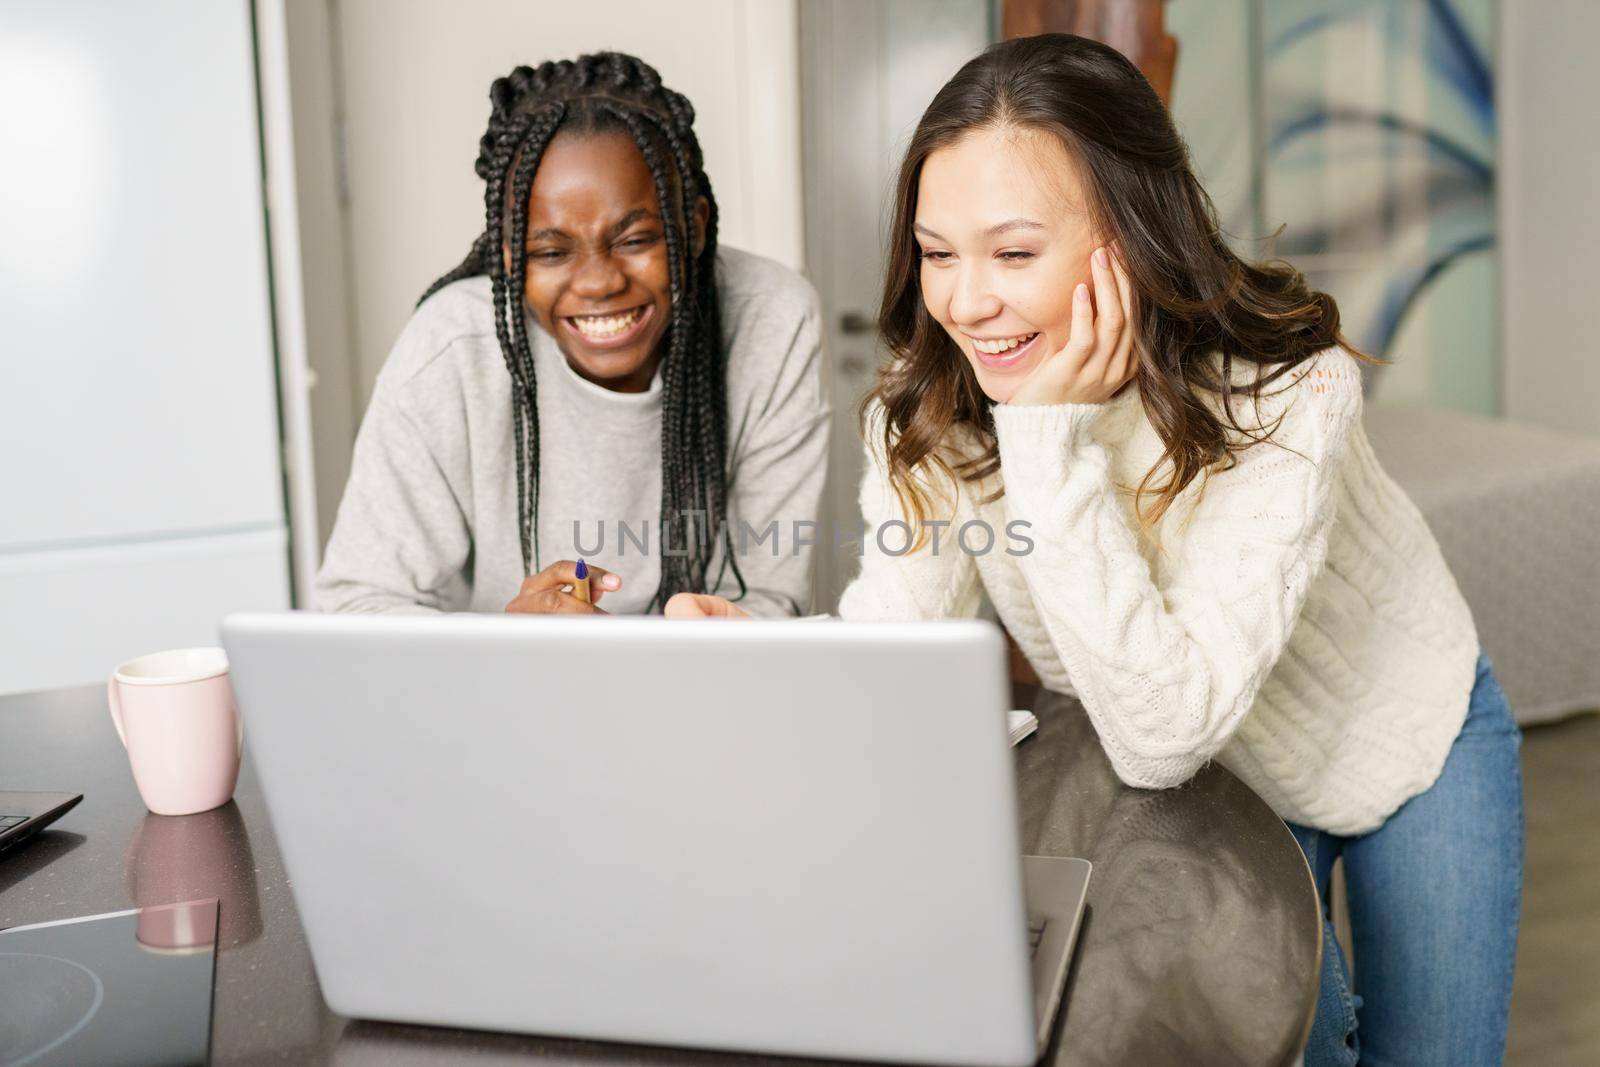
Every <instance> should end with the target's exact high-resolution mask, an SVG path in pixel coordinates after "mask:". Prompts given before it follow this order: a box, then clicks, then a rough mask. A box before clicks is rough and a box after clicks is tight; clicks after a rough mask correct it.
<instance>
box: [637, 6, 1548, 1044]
mask: <svg viewBox="0 0 1600 1067" xmlns="http://www.w3.org/2000/svg"><path fill="white" fill-rule="evenodd" d="M889 241H890V254H889V271H888V278H887V282H886V286H885V292H884V301H883V308H882V314H881V318H880V326H881V329H882V333H883V337H884V340H885V342H886V343H887V346H888V348H889V349H890V350H891V352H892V353H893V356H894V358H893V360H892V362H891V363H890V365H889V366H888V367H887V368H886V369H885V370H884V372H883V373H882V376H881V378H880V381H879V384H878V387H877V389H876V391H875V393H874V394H873V396H872V397H871V398H869V403H868V406H867V409H866V412H865V416H866V417H865V420H864V421H865V432H866V435H867V446H868V447H867V454H868V468H867V472H866V477H865V482H864V484H863V486H862V492H861V503H862V508H863V511H864V513H865V517H866V519H867V522H868V524H869V533H868V535H867V536H866V537H865V538H863V552H864V557H865V558H864V560H863V567H862V573H861V575H860V577H859V578H858V579H857V580H856V581H855V582H854V583H853V584H852V585H851V586H850V588H849V589H848V590H846V592H845V595H844V598H843V601H842V603H841V605H840V613H841V614H842V615H843V616H844V617H846V618H852V619H894V620H906V619H938V618H944V617H950V616H960V615H971V614H974V613H975V612H976V611H977V610H978V607H979V600H980V593H981V592H984V591H986V592H987V593H988V596H989V598H990V599H991V600H992V601H993V604H994V607H995V610H996V612H997V613H998V615H999V617H1000V619H1001V621H1002V622H1003V623H1004V624H1005V626H1006V628H1007V629H1008V630H1009V631H1010V633H1011V634H1012V635H1013V637H1014V638H1015V640H1016V641H1017V643H1018V645H1019V646H1020V647H1021V649H1022V651H1023V653H1024V654H1025V655H1026V656H1027V658H1028V660H1029V661H1030V663H1031V664H1032V665H1033V667H1034V669H1035V670H1036V671H1037V672H1038V674H1039V676H1040V677H1041V678H1042V679H1043V681H1044V682H1045V684H1046V685H1048V686H1049V687H1050V688H1052V689H1059V690H1064V691H1072V692H1075V693H1076V694H1077V696H1078V697H1079V698H1080V699H1081V700H1082V702H1083V705H1084V708H1085V709H1086V710H1087V712H1088V714H1089V717H1090V719H1091V720H1092V721H1093V723H1094V726H1095V728H1096V731H1097V732H1098V734H1099V737H1100V740H1101V743H1102V744H1103V745H1104V748H1105V751H1106V754H1107V756H1108V757H1109V758H1110V761H1111V763H1112V765H1113V766H1114V767H1115V768H1116V771H1117V773H1118V774H1119V775H1120V776H1121V777H1122V779H1123V780H1124V781H1126V782H1127V783H1129V784H1130V785H1134V786H1139V787H1144V788H1153V789H1159V788H1167V787H1171V786H1177V785H1180V784H1182V783H1183V782H1185V781H1187V780H1188V779H1189V778H1190V777H1191V776H1193V775H1194V774H1195V772H1196V771H1198V770H1199V769H1200V768H1201V767H1202V766H1203V765H1204V764H1205V763H1206V762H1208V761H1210V760H1213V759H1215V760H1217V761H1219V762H1220V763H1222V764H1223V765H1225V766H1226V767H1228V768H1229V769H1230V770H1232V771H1233V772H1234V773H1235V774H1237V775H1238V776H1239V777H1240V778H1242V779H1243V780H1244V781H1245V782H1246V783H1248V784H1249V785H1250V786H1251V787H1253V788H1254V789H1255V791H1256V792H1257V793H1259V794H1260V795H1261V796H1262V797H1263V798H1264V799H1265V800H1266V801H1267V802H1268V803H1270V804H1271V805H1272V806H1273V808H1274V809H1275V810H1276V811H1277V812H1278V813H1279V814H1280V815H1281V816H1282V817H1283V818H1284V819H1285V821H1286V822H1287V823H1288V824H1289V827H1290V829H1291V830H1292V831H1293V833H1294V835H1295V837H1296V839H1297V840H1298V841H1299V843H1300V845H1301V846H1302V848H1303V849H1304V851H1305V853H1306V856H1307V859H1308V861H1309V863H1310V866H1311V868H1312V871H1313V874H1314V876H1315V879H1316V883H1317V886H1318V889H1319V891H1320V892H1321V893H1322V895H1323V898H1324V899H1326V894H1327V888H1328V880H1329V875H1330V872H1331V868H1332V864H1333V862H1334V860H1335V859H1337V858H1338V857H1340V856H1343V858H1344V862H1345V869H1346V875H1347V883H1348V887H1349V900H1350V913H1351V920H1352V927H1353V931H1352V932H1353V939H1354V947H1355V962H1354V972H1355V987H1356V988H1357V989H1359V990H1360V994H1361V995H1360V996H1359V997H1356V996H1354V995H1353V994H1352V992H1351V982H1350V976H1349V969H1348V968H1347V965H1346V963H1345V961H1344V959H1343V956H1342V953H1340V951H1339V949H1338V948H1337V943H1336V942H1335V941H1334V939H1333V938H1332V936H1331V932H1330V936H1328V937H1326V938H1325V941H1324V945H1325V952H1324V969H1323V975H1322V995H1321V998H1320V1001H1319V1004H1318V1009H1317V1016H1316V1021H1315V1024H1314V1027H1313V1033H1312V1040H1311V1044H1310V1046H1309V1047H1308V1049H1307V1051H1306V1062H1307V1063H1308V1064H1322V1063H1354V1062H1357V1060H1358V1058H1359V1060H1360V1062H1365V1063H1406V1064H1421V1063H1441V1064H1464V1063H1474V1064H1477V1063H1491V1062H1499V1060H1500V1059H1501V1057H1502V1055H1503V1050H1504V1044H1505V1032H1506V1021H1507V1014H1508V1010H1509V1005H1510V997H1511V973H1512V963H1513V957H1514V954H1515V946H1516V930H1517V916H1518V907H1519V899H1520V891H1521V870H1522V800H1521V796H1522V794H1521V777H1520V770H1519V765H1518V746H1519V741H1520V738H1519V735H1518V732H1517V728H1516V726H1515V724H1514V722H1513V720H1512V718H1511V714H1510V709H1509V707H1508V706H1507V704H1506V700H1505V696H1504V694H1503V692H1502V691H1501V689H1500V686H1499V684H1498V682H1497V681H1496V679H1495V677H1494V673H1493V671H1492V669H1491V667H1490V664H1489V661H1488V659H1487V657H1486V656H1484V655H1483V654H1482V652H1481V650H1480V648H1479V645H1478V638H1477V633H1476V629H1475V627H1474V624H1473V620H1472V616H1471V613H1470V611H1469V610H1468V608H1467V605H1466V603H1465V601H1464V600H1463V599H1462V597H1461V594H1460V591H1459V590H1458V588H1457V586H1456V582H1455V580H1454V578H1453V577H1452V576H1451V574H1450V572H1449V570H1448V568H1447V567H1446V565H1445V562H1444V559H1443V557H1442V556H1441V554H1440V551H1439V547H1438V545H1437V543H1436V542H1435V540H1434V538H1433V536H1432V534H1431V533H1430V532H1429V530H1428V527H1427V525H1426V523H1425V522H1424V521H1423V519H1422V517H1421V515H1420V514H1419V513H1418V511H1417V509H1416V508H1415V507H1414V506H1413V505H1412V503H1411V502H1410V501H1409V500H1408V499H1407V498H1406V496H1405V494H1404V493H1403V492H1402V491H1401V490H1400V488H1399V487H1398V486H1396V485H1395V483H1394V482H1393V481H1392V480H1391V479H1390V478H1389V477H1388V475H1387V474H1385V473H1384V471H1383V470H1382V468H1381V467H1380V466H1379V465H1378V463H1377V461H1376V459H1375V458H1374V456H1373V453H1372V449H1371V447H1370V445H1369V444H1368V443H1367V439H1366V436H1365V434H1364V433H1363V431H1362V427H1361V402H1362V392H1361V374H1360V364H1361V363H1362V362H1363V361H1367V357H1365V356H1363V355H1361V354H1359V353H1357V352H1356V351H1355V350H1354V349H1353V348H1352V347H1351V346H1350V345H1349V344H1348V343H1346V342H1345V340H1344V338H1343V337H1342V336H1341V335H1340V333H1339V312H1338V308H1337V306H1336V305H1335V303H1334V301H1333V300H1332V298H1330V297H1329V296H1327V295H1326V294H1324V293H1319V292H1315V291H1312V290H1310V289H1309V288H1308V287H1307V286H1306V283H1305V280H1304V278H1303V277H1302V276H1301V275H1300V274H1299V273H1298V272H1297V271H1295V270H1294V269H1293V268H1292V267H1290V266H1289V265H1287V264H1283V263H1273V264H1252V263H1248V262H1245V261H1244V260H1241V259H1240V258H1239V257H1238V256H1236V255H1235V254H1234V253H1233V252H1232V251H1231V250H1230V249H1229V247H1228V245H1227V244H1226V242H1225V241H1224V239H1223V236H1222V233H1221V231H1220V229H1219V227H1218V224H1217V220H1216V215H1215V211H1214V209H1213V207H1212V205H1211V202H1210V200H1209V198H1208V197H1207V196H1206V194H1205V192H1204V191H1203V190H1202V189H1201V187H1200V185H1199V183H1198V182H1197V181H1196V179H1195V177H1194V174H1193V172H1192V171H1191V169H1190V166H1189V160H1188V153H1187V150H1186V149H1185V147H1184V144H1183V141H1182V139H1181V138H1180V136H1179V135H1178V132H1177V130H1176V128H1175V126H1174V125H1173V122H1172V119H1171V117H1170V116H1169V114H1168V113H1167V110H1166V108H1165V107H1164V106H1163V105H1162V103H1161V101H1160V100H1159V99H1158V97H1157V96H1156V94H1155V92H1154V90H1153V89H1152V88H1151V87H1150V85H1149V83H1148V82H1146V81H1145V79H1144V78H1143V77H1142V76H1141V75H1140V73H1139V72H1138V70H1137V69H1136V68H1135V67H1134V66H1133V65H1132V64H1131V63H1129V62H1128V61H1127V60H1126V59H1124V58H1123V57H1122V56H1121V55H1119V54H1118V53H1116V52H1115V51H1113V50H1111V49H1109V48H1107V47H1105V46H1103V45H1099V44H1096V43H1094V42H1092V41H1089V40H1086V39H1083V38H1078V37H1070V36H1064V35H1045V36H1041V37H1034V38H1026V39H1021V40H1014V41H1008V42H1006V43H1003V44H998V45H995V46H993V47H991V48H990V49H988V50H987V51H986V52H984V53H983V54H982V55H980V56H979V57H978V58H976V59H974V60H972V61H971V62H970V63H968V64H967V65H966V66H965V67H963V68H962V69H961V71H960V72H959V73H957V74H956V76H955V77H954V78H952V79H951V80H950V82H949V83H948V84H947V85H946V86H945V87H944V88H943V89H942V90H941V91H940V92H939V94H938V95H937V96H936V97H935V98H934V100H933V103H932V104H931V105H930V106H929V107H928V110H927V112H926V113H925V114H924V115H923V117H922V121H921V123H920V124H919V125H918V127H917V130H916V133H915V135H914V136H913V138H912V141H911V144H910V146H909V148H908V150H907V153H906V159H905V162H904V164H903V166H902V168H901V171H900V177H899V182H898V185H897V189H896V208H895V216H894V223H893V227H892V229H891V231H890V235H889ZM890 528H892V529H893V530H894V531H897V532H898V531H904V532H905V537H904V538H903V539H897V536H896V534H895V533H891V534H889V535H887V536H886V535H885V534H884V531H885V530H886V529H890ZM1001 531H1003V533H1002V532H1001ZM737 611H738V609H736V608H733V607H732V606H731V605H728V604H727V603H726V602H723V601H719V600H717V599H716V598H713V597H703V596H694V595H689V594H685V595H683V596H681V597H679V598H676V600H675V601H674V602H672V603H670V604H669V605H668V612H667V613H668V614H669V615H680V616H683V615H700V614H705V615H728V614H735V613H737ZM1330 930H1331V928H1330ZM1358 1022H1359V1030H1358ZM1358 1034H1359V1040H1358Z"/></svg>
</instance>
